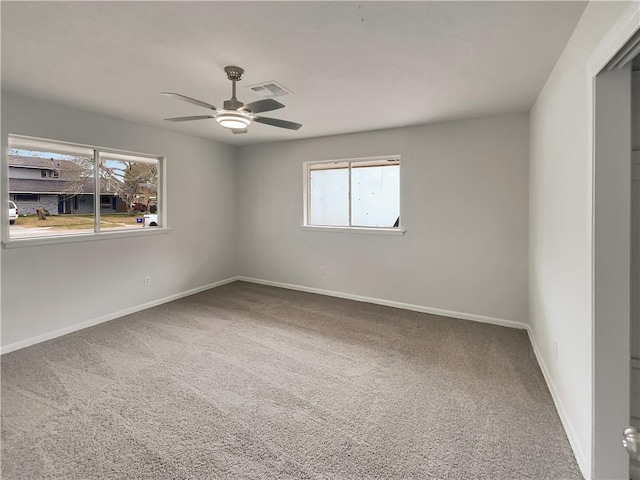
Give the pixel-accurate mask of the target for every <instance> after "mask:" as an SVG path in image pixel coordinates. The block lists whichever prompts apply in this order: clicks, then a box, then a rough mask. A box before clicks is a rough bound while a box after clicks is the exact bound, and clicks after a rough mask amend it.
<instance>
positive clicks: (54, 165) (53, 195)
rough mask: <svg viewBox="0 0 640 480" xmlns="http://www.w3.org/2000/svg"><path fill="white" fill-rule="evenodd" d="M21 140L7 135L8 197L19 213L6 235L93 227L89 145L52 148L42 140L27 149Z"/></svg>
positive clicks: (74, 231)
mask: <svg viewBox="0 0 640 480" xmlns="http://www.w3.org/2000/svg"><path fill="white" fill-rule="evenodd" d="M27 146H29V145H28V144H24V145H22V144H21V145H18V144H16V143H15V142H13V140H12V139H11V138H10V139H9V153H8V156H7V158H8V167H9V199H10V200H11V201H13V202H14V203H15V204H16V207H17V210H18V215H19V216H18V218H16V219H15V221H14V222H13V224H12V225H10V228H9V236H10V238H32V237H45V236H56V235H74V234H80V233H91V232H93V231H94V208H93V205H94V202H93V195H94V193H95V192H94V186H95V184H94V175H93V156H92V155H93V153H92V151H91V150H89V149H86V148H85V149H77V151H74V152H69V153H58V152H59V151H61V150H60V149H58V148H56V146H55V144H47V143H45V142H40V143H34V144H33V145H31V146H32V147H33V148H34V149H31V150H30V149H25V148H18V147H27ZM49 146H50V147H51V149H47V147H49ZM36 147H37V148H42V149H35V148H36Z"/></svg>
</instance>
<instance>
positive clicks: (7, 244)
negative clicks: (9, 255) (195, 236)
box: [2, 227, 171, 248]
mask: <svg viewBox="0 0 640 480" xmlns="http://www.w3.org/2000/svg"><path fill="white" fill-rule="evenodd" d="M170 231H171V229H170V228H161V227H147V228H145V229H144V230H142V231H141V230H136V231H122V230H120V231H117V232H101V233H82V234H77V235H60V236H54V235H52V236H50V237H32V238H20V239H13V240H5V241H3V242H2V245H3V247H4V248H19V247H37V246H42V245H56V244H61V243H76V242H92V241H99V240H109V239H114V238H128V237H144V236H148V235H162V234H167V233H169V232H170Z"/></svg>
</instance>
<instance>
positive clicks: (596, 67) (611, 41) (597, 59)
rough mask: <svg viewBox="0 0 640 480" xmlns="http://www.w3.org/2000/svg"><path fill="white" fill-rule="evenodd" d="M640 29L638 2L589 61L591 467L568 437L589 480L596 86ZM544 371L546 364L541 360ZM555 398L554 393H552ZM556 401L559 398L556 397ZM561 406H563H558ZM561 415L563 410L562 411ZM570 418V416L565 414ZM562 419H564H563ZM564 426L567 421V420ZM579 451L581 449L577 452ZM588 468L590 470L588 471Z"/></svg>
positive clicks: (593, 445) (593, 447)
mask: <svg viewBox="0 0 640 480" xmlns="http://www.w3.org/2000/svg"><path fill="white" fill-rule="evenodd" d="M639 25H640V1H634V2H632V3H631V5H629V8H628V9H627V10H626V11H625V12H624V13H623V14H622V15H620V17H619V18H618V20H617V21H616V22H615V23H614V25H613V26H612V27H611V28H610V29H609V31H608V32H607V33H606V34H605V36H604V37H603V38H602V40H601V41H600V42H599V44H598V45H597V46H596V48H595V49H594V50H593V52H592V53H591V55H590V56H589V58H588V60H587V78H586V81H587V98H586V101H587V125H588V130H587V145H588V157H587V158H588V159H589V160H590V170H589V178H588V181H589V189H590V201H591V202H590V205H589V208H590V212H589V232H590V247H591V256H590V258H589V261H590V280H591V292H590V293H591V305H590V307H591V332H590V333H591V425H590V432H589V435H590V441H591V444H590V445H589V449H590V453H591V462H590V464H589V465H586V463H584V460H583V459H584V456H582V457H581V458H582V460H581V459H580V458H579V455H578V452H580V455H583V450H582V449H581V448H579V442H578V441H577V438H575V440H576V446H574V445H573V441H572V439H571V435H569V430H568V429H567V435H569V441H570V442H571V443H572V447H573V449H574V453H575V454H576V459H578V465H579V466H580V469H581V470H582V474H583V476H584V477H585V478H587V479H589V478H592V476H593V475H594V474H595V457H596V452H595V450H596V439H595V437H594V431H595V417H596V410H595V397H596V388H595V375H596V361H595V350H596V348H595V341H596V339H595V328H596V321H597V319H596V313H595V303H596V294H597V292H596V288H595V253H596V247H595V206H596V199H595V168H596V155H595V137H596V124H595V100H596V98H595V86H596V76H597V75H598V74H599V73H600V72H601V71H602V70H603V69H604V68H605V67H606V66H607V64H608V63H609V62H610V61H611V59H612V58H613V57H614V55H616V54H617V53H618V51H619V50H620V49H621V48H622V47H623V46H624V45H625V44H626V43H627V42H628V40H629V39H630V38H631V37H632V36H633V35H634V33H635V32H636V31H637V30H638V26H639ZM539 362H540V365H541V368H542V365H543V363H542V362H541V361H540V360H539ZM547 383H548V384H549V389H550V390H551V385H552V383H550V382H549V381H548V382H547ZM552 395H553V393H552ZM554 401H555V397H554ZM558 405H560V404H558ZM558 411H560V408H558ZM565 416H566V414H565ZM566 418H567V423H566V424H565V428H567V425H569V426H570V425H571V424H570V422H568V417H566ZM561 419H562V415H561ZM563 423H565V421H564V420H563ZM576 447H578V448H576ZM587 467H588V468H587Z"/></svg>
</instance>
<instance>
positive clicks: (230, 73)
mask: <svg viewBox="0 0 640 480" xmlns="http://www.w3.org/2000/svg"><path fill="white" fill-rule="evenodd" d="M224 71H225V73H226V74H227V78H228V79H229V80H231V81H234V80H235V81H236V82H239V81H240V80H242V75H244V69H243V68H241V67H236V66H233V65H230V66H228V67H224Z"/></svg>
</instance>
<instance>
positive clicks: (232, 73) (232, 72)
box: [224, 65, 244, 110]
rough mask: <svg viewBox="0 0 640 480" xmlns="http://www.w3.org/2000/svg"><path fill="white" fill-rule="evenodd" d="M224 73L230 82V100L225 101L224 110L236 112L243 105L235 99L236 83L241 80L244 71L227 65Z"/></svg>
mask: <svg viewBox="0 0 640 480" xmlns="http://www.w3.org/2000/svg"><path fill="white" fill-rule="evenodd" d="M224 71H225V73H226V74H227V78H228V79H229V80H231V100H225V102H224V109H225V110H237V109H238V108H240V107H242V106H243V105H244V103H242V102H239V101H238V99H237V98H236V82H239V81H240V80H242V76H243V75H244V69H243V68H241V67H236V66H234V65H229V66H227V67H224Z"/></svg>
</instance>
